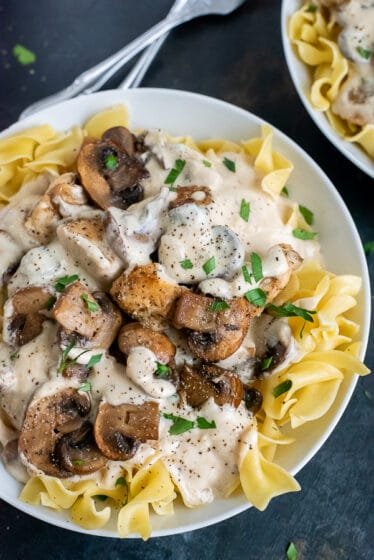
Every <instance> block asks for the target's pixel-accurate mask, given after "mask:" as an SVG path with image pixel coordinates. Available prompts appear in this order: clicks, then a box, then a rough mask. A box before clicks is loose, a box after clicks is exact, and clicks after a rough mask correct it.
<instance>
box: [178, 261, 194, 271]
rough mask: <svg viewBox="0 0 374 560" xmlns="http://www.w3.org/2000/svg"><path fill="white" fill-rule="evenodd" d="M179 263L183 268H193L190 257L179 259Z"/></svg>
mask: <svg viewBox="0 0 374 560" xmlns="http://www.w3.org/2000/svg"><path fill="white" fill-rule="evenodd" d="M179 264H180V265H181V267H182V268H184V270H188V269H189V268H193V264H192V262H191V261H190V259H184V260H183V261H179Z"/></svg>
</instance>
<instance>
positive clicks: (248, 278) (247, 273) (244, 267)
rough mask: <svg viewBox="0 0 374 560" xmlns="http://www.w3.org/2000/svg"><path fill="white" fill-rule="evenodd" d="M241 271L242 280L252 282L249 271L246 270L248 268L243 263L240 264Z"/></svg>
mask: <svg viewBox="0 0 374 560" xmlns="http://www.w3.org/2000/svg"><path fill="white" fill-rule="evenodd" d="M242 273H243V276H244V280H245V281H246V282H248V283H249V284H252V280H251V273H250V272H248V268H247V267H246V266H245V265H244V266H242Z"/></svg>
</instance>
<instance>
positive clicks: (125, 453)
mask: <svg viewBox="0 0 374 560" xmlns="http://www.w3.org/2000/svg"><path fill="white" fill-rule="evenodd" d="M158 424H159V412H158V404H157V403H155V402H145V403H143V404H138V405H137V404H127V403H124V404H120V405H117V406H113V405H111V404H109V403H106V402H103V403H101V404H100V407H99V412H98V415H97V417H96V421H95V425H94V435H95V440H96V443H97V445H98V447H99V449H100V451H101V453H102V454H103V455H105V457H108V459H112V460H113V461H126V460H127V459H131V457H133V456H134V455H135V453H136V451H137V449H138V447H139V445H140V443H141V442H145V441H147V440H149V439H158Z"/></svg>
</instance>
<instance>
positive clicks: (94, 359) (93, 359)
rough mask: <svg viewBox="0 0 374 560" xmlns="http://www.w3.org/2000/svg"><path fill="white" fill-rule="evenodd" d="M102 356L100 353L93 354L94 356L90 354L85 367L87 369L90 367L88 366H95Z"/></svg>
mask: <svg viewBox="0 0 374 560" xmlns="http://www.w3.org/2000/svg"><path fill="white" fill-rule="evenodd" d="M102 357H103V355H102V354H95V355H94V356H91V358H90V360H89V362H88V364H87V366H86V367H87V368H88V369H90V368H92V367H93V366H96V364H98V363H99V362H100V360H101V358H102Z"/></svg>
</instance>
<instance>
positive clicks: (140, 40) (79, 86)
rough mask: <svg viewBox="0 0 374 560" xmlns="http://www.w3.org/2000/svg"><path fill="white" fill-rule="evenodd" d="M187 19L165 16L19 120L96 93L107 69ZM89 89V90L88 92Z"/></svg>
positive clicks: (178, 15) (39, 102)
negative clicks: (73, 99) (60, 103)
mask: <svg viewBox="0 0 374 560" xmlns="http://www.w3.org/2000/svg"><path fill="white" fill-rule="evenodd" d="M189 19H191V16H190V14H188V13H182V14H179V13H178V14H171V15H169V16H167V17H166V18H165V19H163V20H161V21H160V22H159V23H157V24H156V25H154V26H153V27H151V28H150V29H149V30H148V31H146V32H145V33H143V34H142V35H140V36H139V37H137V38H136V39H134V40H133V41H131V43H129V44H128V45H127V46H125V47H123V48H122V49H120V50H119V51H117V52H116V53H114V54H112V55H111V56H109V57H108V58H106V59H105V60H103V61H102V62H100V63H99V64H96V66H93V67H92V68H90V69H89V70H86V71H85V72H83V73H82V74H80V75H79V76H78V77H77V78H75V80H74V82H72V83H71V84H70V85H69V86H67V87H66V88H64V89H62V90H61V91H59V92H58V93H54V94H53V95H49V96H48V97H45V98H44V99H42V100H40V101H37V102H36V103H33V104H32V105H30V106H29V107H27V108H26V109H25V111H23V113H21V115H20V118H21V119H23V118H25V117H27V116H29V115H31V114H32V113H35V112H36V111H40V110H41V109H45V108H46V107H49V106H51V105H55V104H56V103H58V102H60V101H65V100H66V99H71V98H72V97H75V96H76V95H79V94H80V93H81V92H82V91H83V90H85V91H86V92H87V93H89V92H90V91H96V89H99V87H101V85H99V87H98V88H96V86H97V84H98V83H99V81H100V78H101V77H102V76H104V75H105V73H106V72H108V70H109V69H111V68H113V67H114V65H117V69H119V68H121V66H123V64H126V62H128V61H129V60H130V59H131V58H133V57H134V56H136V55H137V54H138V53H139V52H140V51H142V50H143V49H144V48H145V47H147V46H148V45H150V44H151V43H152V42H153V41H155V40H156V39H158V38H159V37H161V36H162V35H164V34H165V33H167V32H168V31H170V30H171V29H172V28H173V27H176V26H177V25H180V24H181V23H183V22H185V21H188V20H189ZM106 79H108V78H106ZM105 81H106V80H105ZM104 83H105V82H104ZM90 87H91V90H90V91H89V88H90Z"/></svg>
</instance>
